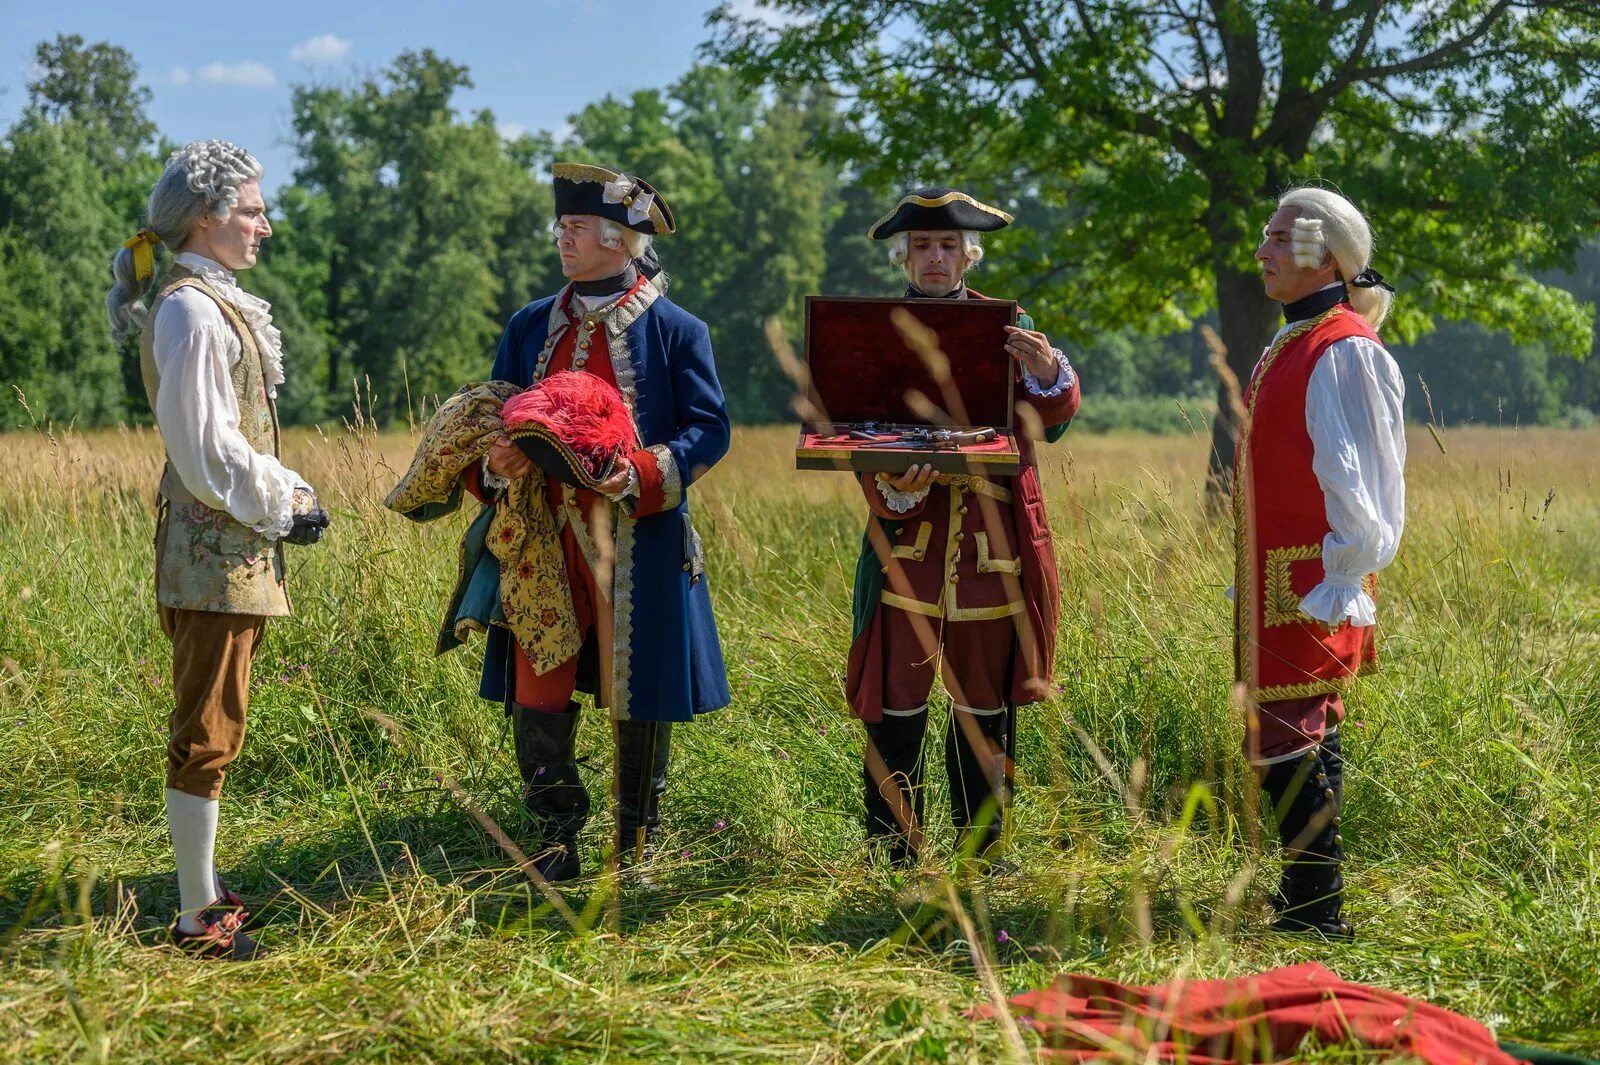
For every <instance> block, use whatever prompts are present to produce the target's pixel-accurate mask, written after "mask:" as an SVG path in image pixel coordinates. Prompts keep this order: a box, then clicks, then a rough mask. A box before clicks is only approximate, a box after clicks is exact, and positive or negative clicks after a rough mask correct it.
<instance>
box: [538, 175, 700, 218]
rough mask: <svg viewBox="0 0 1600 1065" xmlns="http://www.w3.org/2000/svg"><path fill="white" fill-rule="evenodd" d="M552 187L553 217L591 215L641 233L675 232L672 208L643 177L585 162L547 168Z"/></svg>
mask: <svg viewBox="0 0 1600 1065" xmlns="http://www.w3.org/2000/svg"><path fill="white" fill-rule="evenodd" d="M550 177H551V183H552V184H553V185H554V186H555V193H556V217H557V218H560V217H561V216H562V215H564V214H590V215H597V216H599V217H601V218H605V219H608V220H610V221H612V222H615V223H617V224H618V225H619V226H627V227H628V228H629V229H633V230H637V231H638V232H640V233H650V234H652V235H654V234H660V233H671V232H674V231H675V230H676V229H677V224H676V223H675V222H674V221H673V218H672V208H670V207H668V206H667V201H666V200H664V199H662V198H661V194H660V193H659V192H657V191H656V190H655V187H654V186H653V185H651V184H650V183H649V182H648V181H645V180H644V179H643V178H637V177H630V176H629V175H627V174H624V173H622V172H621V171H617V170H609V169H607V168H606V167H603V166H590V165H589V164H587V163H556V164H554V165H552V166H551V167H550Z"/></svg>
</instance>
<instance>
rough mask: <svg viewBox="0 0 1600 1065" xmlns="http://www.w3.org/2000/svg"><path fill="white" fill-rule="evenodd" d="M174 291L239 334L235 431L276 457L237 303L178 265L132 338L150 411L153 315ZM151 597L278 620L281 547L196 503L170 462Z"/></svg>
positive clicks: (282, 600) (266, 400) (251, 341)
mask: <svg viewBox="0 0 1600 1065" xmlns="http://www.w3.org/2000/svg"><path fill="white" fill-rule="evenodd" d="M181 288H194V289H196V290H198V291H200V292H202V293H204V294H205V295H206V296H207V297H208V298H210V299H211V300H212V301H214V302H215V303H216V305H217V306H218V307H219V308H220V309H221V311H222V316H223V318H224V319H226V320H227V322H228V325H229V326H230V327H232V329H233V331H234V334H235V335H236V336H238V338H239V345H240V352H239V361H238V362H236V363H235V364H234V366H233V370H232V374H231V377H232V383H233V393H234V398H235V399H236V400H237V401H238V404H239V431H240V433H242V434H243V436H244V438H245V441H246V442H247V443H248V444H249V445H250V447H251V448H253V449H254V450H255V451H256V452H257V453H259V454H262V455H271V456H272V457H274V458H277V457H278V448H279V434H278V412H277V407H276V405H275V404H274V403H273V402H272V399H271V397H269V396H268V395H267V385H266V372H265V369H264V367H263V364H262V361H261V350H260V348H259V347H258V346H257V345H256V341H255V336H254V335H253V334H252V333H251V332H250V327H249V325H248V324H247V323H246V322H245V320H244V316H243V315H242V314H240V312H239V310H238V309H237V308H236V307H234V306H233V305H232V304H231V303H229V302H228V301H227V300H226V299H224V298H223V297H222V296H221V295H220V294H219V293H218V292H217V291H216V290H215V289H213V288H212V287H211V286H209V285H207V284H206V283H205V282H204V281H203V280H201V278H200V277H199V275H197V274H194V273H192V272H191V271H188V270H185V269H184V268H182V267H180V266H175V267H173V268H172V271H171V273H169V274H168V275H167V277H166V280H165V281H164V282H163V284H162V287H161V291H160V293H159V294H158V295H157V297H156V300H155V303H154V304H153V305H152V306H151V308H150V314H149V317H148V318H146V320H145V328H144V332H143V333H141V334H140V336H139V370H140V373H141V374H142V375H143V377H144V389H145V394H146V395H147V396H149V399H150V409H151V410H154V409H155V406H156V393H157V391H158V390H159V389H160V387H161V380H160V375H159V374H158V373H157V371H156V360H155V321H156V315H157V314H158V313H159V312H160V310H161V304H162V303H163V302H164V301H165V300H166V299H167V297H168V296H171V295H172V294H173V293H174V292H176V291H178V290H179V289H181ZM156 601H157V602H159V603H160V604H161V605H163V606H169V607H175V608H178V609H183V610H214V611H218V612H220V613H224V614H254V615H258V616H262V617H283V616H285V615H287V614H288V613H289V594H288V591H287V589H286V588H285V586H284V564H283V545H282V544H281V543H279V542H277V541H275V540H272V539H269V538H268V537H266V536H263V535H261V534H260V533H258V532H256V531H255V530H254V529H251V528H250V527H249V526H247V525H244V524H242V523H240V522H238V521H236V520H234V518H233V517H232V515H230V514H228V513H227V512H226V511H224V510H218V509H215V508H213V507H210V506H208V505H206V504H205V503H202V502H200V501H199V500H198V499H196V498H195V497H194V495H193V494H192V493H191V492H190V491H189V489H188V488H186V487H184V484H183V481H182V480H181V479H179V477H178V475H177V474H176V473H175V472H174V471H173V469H172V467H171V465H170V464H169V465H167V466H166V467H164V468H163V470H162V473H161V488H160V494H159V497H158V499H157V518H156Z"/></svg>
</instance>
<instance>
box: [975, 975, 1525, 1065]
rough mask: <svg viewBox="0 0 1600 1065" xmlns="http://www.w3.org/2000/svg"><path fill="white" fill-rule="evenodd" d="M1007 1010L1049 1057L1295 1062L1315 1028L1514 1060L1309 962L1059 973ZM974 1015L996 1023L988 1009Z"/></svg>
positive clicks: (1473, 1024) (1390, 994) (1461, 1060)
mask: <svg viewBox="0 0 1600 1065" xmlns="http://www.w3.org/2000/svg"><path fill="white" fill-rule="evenodd" d="M1010 1002H1011V1008H1012V1011H1013V1012H1014V1013H1015V1014H1017V1015H1018V1017H1019V1018H1020V1019H1021V1020H1022V1023H1023V1024H1025V1025H1028V1026H1030V1027H1032V1028H1034V1029H1035V1030H1036V1031H1038V1032H1040V1033H1041V1034H1042V1035H1043V1037H1044V1045H1045V1048H1046V1049H1045V1051H1044V1057H1045V1058H1046V1059H1047V1060H1051V1061H1121V1060H1134V1059H1137V1060H1139V1061H1176V1060H1182V1061H1185V1062H1187V1063H1189V1065H1229V1063H1233V1062H1278V1061H1292V1060H1294V1056H1295V1053H1296V1051H1297V1050H1298V1048H1299V1047H1300V1044H1301V1042H1302V1041H1303V1040H1304V1039H1305V1037H1306V1036H1307V1035H1308V1034H1310V1033H1313V1032H1315V1033H1316V1035H1317V1038H1318V1039H1319V1040H1320V1042H1321V1043H1322V1044H1323V1045H1325V1046H1326V1045H1333V1044H1338V1043H1343V1042H1346V1041H1355V1042H1358V1043H1361V1044H1362V1045H1364V1046H1367V1047H1372V1048H1374V1049H1380V1050H1391V1051H1393V1052H1394V1053H1396V1054H1406V1055H1413V1056H1415V1057H1417V1058H1419V1059H1421V1060H1422V1061H1426V1062H1430V1063H1432V1065H1513V1063H1515V1062H1516V1061H1517V1060H1518V1059H1516V1058H1514V1057H1512V1056H1510V1055H1509V1054H1507V1053H1505V1052H1504V1051H1502V1050H1501V1049H1500V1048H1499V1047H1498V1046H1496V1045H1495V1041H1494V1037H1493V1036H1492V1035H1490V1034H1489V1030H1488V1029H1487V1028H1485V1027H1484V1026H1483V1025H1481V1024H1479V1023H1478V1022H1477V1021H1474V1020H1472V1019H1470V1018H1468V1017H1463V1016H1461V1015H1460V1014H1458V1013H1452V1012H1450V1011H1449V1010H1447V1009H1443V1008H1441V1007H1439V1006H1432V1005H1429V1004H1428V1003H1426V1002H1420V1001H1418V1000H1417V999H1413V998H1407V997H1406V996H1405V995H1402V994H1399V993H1397V992H1394V991H1386V990H1384V989H1382V988H1377V987H1368V986H1366V985H1364V984H1352V983H1347V982H1346V981H1344V980H1341V979H1340V978H1339V977H1338V975H1337V974H1336V973H1333V972H1332V971H1330V970H1328V969H1326V968H1324V967H1323V966H1321V965H1318V964H1317V963H1315V962H1307V963H1305V964H1303V965H1293V966H1289V967H1288V968H1284V969H1274V970H1272V971H1270V972H1265V973H1260V974H1259V975H1256V976H1247V977H1243V978H1239V979H1232V980H1188V981H1182V980H1175V981H1172V982H1171V983H1166V984H1153V985H1151V986H1149V987H1135V986H1130V985H1126V984H1118V983H1113V982H1112V981H1110V980H1101V979H1097V978H1095V977H1091V976H1073V975H1062V976H1059V977H1057V978H1056V981H1055V983H1054V984H1052V985H1051V986H1050V987H1049V988H1046V989H1043V990H1039V991H1028V992H1025V993H1023V994H1020V995H1016V996H1014V997H1013V998H1012V999H1011V1000H1010ZM974 1013H975V1014H976V1015H977V1016H980V1017H990V1016H993V1014H994V1007H992V1006H982V1007H979V1008H978V1009H977V1010H975V1011H974Z"/></svg>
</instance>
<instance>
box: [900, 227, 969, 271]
mask: <svg viewBox="0 0 1600 1065" xmlns="http://www.w3.org/2000/svg"><path fill="white" fill-rule="evenodd" d="M959 232H960V233H961V251H962V252H963V253H964V254H965V255H966V257H967V269H968V270H970V269H972V268H973V267H974V266H977V265H978V264H979V263H981V262H983V234H981V233H979V232H978V231H977V230H975V229H963V230H960V231H959ZM909 258H911V234H910V233H905V232H901V233H896V234H895V235H894V239H893V240H891V241H889V262H890V263H891V264H893V265H895V266H899V267H902V268H904V267H905V265H906V260H907V259H909ZM908 273H909V271H908Z"/></svg>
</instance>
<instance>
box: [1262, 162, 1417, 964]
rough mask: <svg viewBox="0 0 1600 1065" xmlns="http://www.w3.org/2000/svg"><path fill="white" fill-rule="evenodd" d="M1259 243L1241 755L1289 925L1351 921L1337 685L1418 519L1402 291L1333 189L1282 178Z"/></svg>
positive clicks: (1363, 654) (1282, 925)
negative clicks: (1276, 864)
mask: <svg viewBox="0 0 1600 1065" xmlns="http://www.w3.org/2000/svg"><path fill="white" fill-rule="evenodd" d="M1256 258H1257V260H1259V261H1260V263H1261V273H1262V283H1263V285H1264V286H1265V288H1266V292H1267V295H1269V296H1271V297H1272V298H1273V299H1275V300H1277V301H1279V302H1280V303H1282V304H1283V305H1284V307H1283V309H1284V319H1285V324H1284V327H1283V328H1282V329H1281V330H1279V332H1278V335H1277V336H1276V337H1275V338H1274V339H1273V341H1272V344H1271V345H1270V346H1269V347H1268V348H1267V349H1266V351H1265V352H1264V353H1263V354H1262V356H1261V361H1260V362H1259V363H1258V364H1257V365H1256V368H1255V372H1254V373H1253V374H1252V375H1251V378H1250V386H1249V389H1248V390H1247V391H1246V393H1245V406H1246V410H1247V415H1248V416H1247V417H1246V419H1245V421H1244V425H1243V428H1242V430H1241V435H1240V437H1239V441H1238V449H1237V453H1236V457H1235V464H1234V516H1235V534H1236V541H1235V542H1236V550H1237V557H1236V567H1235V578H1234V620H1235V626H1234V631H1235V643H1234V652H1235V666H1236V673H1237V677H1238V679H1239V680H1240V681H1241V682H1242V683H1244V684H1245V685H1246V686H1247V688H1248V692H1249V697H1250V705H1251V708H1252V710H1251V714H1250V718H1249V720H1248V721H1247V723H1246V729H1245V757H1247V758H1248V759H1249V760H1250V761H1251V763H1252V764H1253V765H1255V766H1256V769H1257V773H1258V774H1259V775H1260V777H1261V781H1262V787H1263V790H1264V791H1265V792H1266V793H1267V795H1268V796H1269V797H1270V798H1271V799H1272V802H1273V807H1274V814H1275V817H1276V819H1277V821H1278V832H1279V837H1280V839H1281V840H1282V842H1283V848H1284V867H1283V878H1282V881H1281V884H1280V887H1279V890H1278V893H1277V895H1276V896H1275V898H1274V899H1273V905H1274V908H1275V909H1276V910H1277V912H1278V918H1277V923H1276V927H1277V928H1279V929H1282V930H1285V931H1297V932H1298V931H1310V932H1318V933H1321V934H1323V935H1327V936H1338V937H1348V936H1349V935H1350V934H1351V929H1350V925H1349V924H1348V923H1347V922H1345V921H1343V920H1342V919H1341V918H1340V910H1341V907H1342V904H1343V886H1344V881H1343V876H1342V874H1341V872H1340V867H1341V864H1342V862H1343V860H1344V840H1343V837H1342V836H1341V835H1340V831H1339V827H1340V825H1339V812H1340V808H1341V806H1342V803H1343V791H1344V788H1343V782H1344V757H1343V754H1342V751H1341V746H1340V741H1339V723H1340V722H1341V721H1342V720H1343V719H1344V702H1343V700H1342V698H1341V695H1342V693H1343V692H1344V691H1346V690H1347V689H1348V688H1349V687H1350V686H1351V684H1353V683H1354V682H1355V679H1356V677H1357V676H1358V675H1360V674H1362V673H1365V672H1368V671H1369V670H1370V669H1372V668H1373V667H1374V666H1375V665H1376V661H1377V642H1376V638H1375V629H1374V626H1375V624H1376V622H1377V604H1376V602H1375V598H1374V597H1375V595H1376V592H1377V583H1376V577H1375V576H1374V574H1375V573H1376V571H1377V570H1380V569H1382V568H1383V567H1385V566H1387V565H1388V564H1389V563H1390V562H1391V561H1393V559H1394V556H1395V551H1396V549H1397V548H1398V547H1399V546H1400V535H1401V532H1402V530H1403V528H1404V525H1405V457H1406V439H1405V423H1404V419H1403V416H1402V409H1401V408H1402V403H1403V401H1404V398H1405V389H1404V386H1403V385H1402V383H1401V379H1400V371H1399V369H1398V368H1397V367H1396V366H1395V362H1394V359H1392V358H1391V357H1390V356H1389V353H1388V352H1387V351H1385V350H1384V347H1383V344H1382V343H1381V342H1380V341H1379V340H1378V335H1377V332H1376V330H1377V329H1378V327H1379V325H1381V324H1382V322H1383V319H1384V317H1385V315H1386V314H1387V313H1388V310H1389V304H1390V302H1391V300H1392V299H1393V291H1394V290H1393V289H1391V288H1389V286H1388V285H1386V284H1384V282H1383V278H1382V277H1381V276H1380V275H1378V274H1376V273H1374V272H1373V271H1372V269H1371V261H1372V231H1371V229H1370V227H1369V226H1368V224H1367V220H1366V219H1365V218H1364V217H1362V215H1361V212H1360V211H1358V210H1357V209H1356V208H1355V206H1354V205H1352V204H1351V203H1350V201H1348V200H1346V199H1345V198H1344V197H1342V196H1340V195H1338V194H1337V193H1333V192H1329V191H1328V190H1326V189H1315V188H1302V189H1295V190H1292V191H1290V192H1289V193H1286V194H1285V195H1284V196H1283V197H1282V198H1281V199H1280V200H1279V201H1278V209H1277V211H1276V212H1274V214H1273V215H1272V218H1271V220H1270V221H1269V222H1268V223H1267V227H1266V230H1265V232H1264V234H1263V236H1262V239H1261V244H1260V246H1259V247H1258V248H1257V249H1256Z"/></svg>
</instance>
